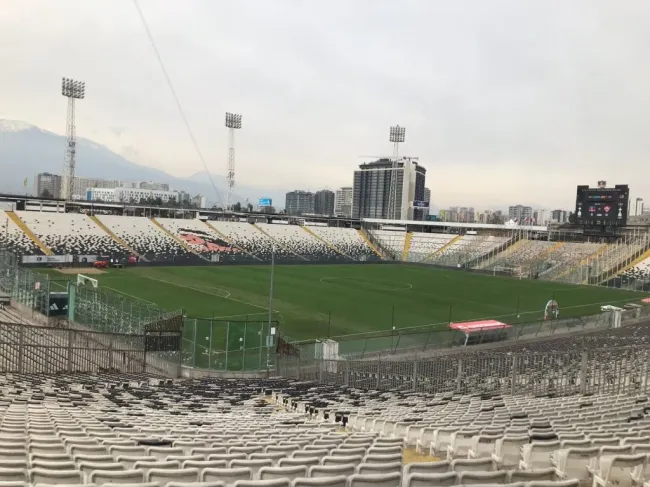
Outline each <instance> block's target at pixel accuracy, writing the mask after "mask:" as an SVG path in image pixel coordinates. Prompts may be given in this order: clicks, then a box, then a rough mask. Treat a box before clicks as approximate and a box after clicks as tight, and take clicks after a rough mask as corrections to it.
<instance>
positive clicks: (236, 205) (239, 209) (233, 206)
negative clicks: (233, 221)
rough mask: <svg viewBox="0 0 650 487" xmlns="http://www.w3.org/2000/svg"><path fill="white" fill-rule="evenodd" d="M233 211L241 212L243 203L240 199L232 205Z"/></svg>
mask: <svg viewBox="0 0 650 487" xmlns="http://www.w3.org/2000/svg"><path fill="white" fill-rule="evenodd" d="M232 211H234V212H237V213H239V212H241V203H240V202H239V201H238V202H237V203H235V204H234V205H232Z"/></svg>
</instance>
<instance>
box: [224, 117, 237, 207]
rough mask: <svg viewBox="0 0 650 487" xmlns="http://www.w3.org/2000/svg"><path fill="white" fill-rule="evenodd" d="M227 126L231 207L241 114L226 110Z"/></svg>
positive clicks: (227, 201)
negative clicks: (236, 131)
mask: <svg viewBox="0 0 650 487" xmlns="http://www.w3.org/2000/svg"><path fill="white" fill-rule="evenodd" d="M226 127H228V176H227V178H228V195H227V196H226V209H227V210H229V209H230V204H231V201H230V200H231V198H232V190H233V188H234V187H235V130H239V129H240V128H241V114H238V113H230V112H226Z"/></svg>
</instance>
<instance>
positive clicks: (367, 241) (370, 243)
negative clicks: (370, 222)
mask: <svg viewBox="0 0 650 487" xmlns="http://www.w3.org/2000/svg"><path fill="white" fill-rule="evenodd" d="M357 232H359V235H361V238H363V240H364V241H365V242H366V245H368V247H370V248H371V249H372V251H373V252H374V253H375V254H377V256H379V257H383V256H382V255H381V252H379V249H378V248H377V246H376V245H375V244H373V243H372V242H371V241H370V238H369V237H368V234H367V233H366V231H365V230H364V229H363V228H360V229H358V230H357Z"/></svg>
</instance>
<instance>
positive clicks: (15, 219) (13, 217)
mask: <svg viewBox="0 0 650 487" xmlns="http://www.w3.org/2000/svg"><path fill="white" fill-rule="evenodd" d="M5 213H6V214H7V216H8V217H9V218H11V221H13V222H14V223H15V224H16V225H17V226H18V228H20V229H21V230H22V231H23V233H24V234H25V235H27V236H28V237H29V239H30V240H31V241H32V242H34V245H36V246H37V247H38V248H39V249H41V251H42V252H43V253H44V254H45V255H54V252H52V251H51V250H50V249H49V248H48V247H47V246H46V245H45V244H44V243H43V242H41V239H39V238H38V237H37V236H36V235H35V234H34V232H32V231H31V230H30V229H29V227H28V226H27V225H26V224H25V222H24V221H22V220H21V219H20V217H19V216H18V215H16V213H15V212H13V211H5Z"/></svg>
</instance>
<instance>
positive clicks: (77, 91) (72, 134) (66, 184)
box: [61, 78, 86, 201]
mask: <svg viewBox="0 0 650 487" xmlns="http://www.w3.org/2000/svg"><path fill="white" fill-rule="evenodd" d="M61 94H62V95H63V96H65V97H66V98H67V99H68V114H67V118H66V122H65V163H64V166H63V188H62V189H61V196H62V197H63V198H64V199H65V200H66V201H71V200H72V195H73V193H74V171H75V164H76V156H77V133H76V128H75V119H74V103H75V102H74V101H75V100H83V99H84V98H85V97H86V83H84V82H82V81H75V80H73V79H70V78H63V79H62V80H61Z"/></svg>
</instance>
